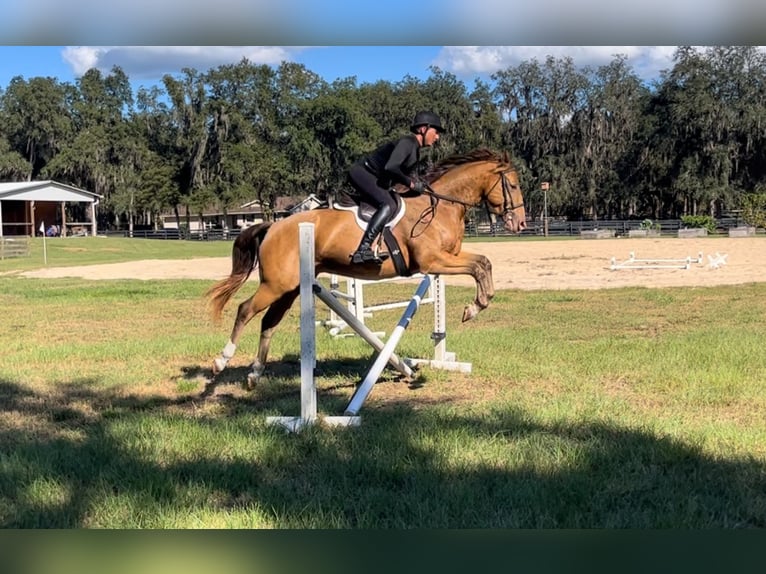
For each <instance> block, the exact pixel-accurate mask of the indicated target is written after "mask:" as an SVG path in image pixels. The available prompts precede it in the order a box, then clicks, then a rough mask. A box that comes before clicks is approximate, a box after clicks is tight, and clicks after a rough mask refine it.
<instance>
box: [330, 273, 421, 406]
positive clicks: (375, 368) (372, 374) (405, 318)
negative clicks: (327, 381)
mask: <svg viewBox="0 0 766 574" xmlns="http://www.w3.org/2000/svg"><path fill="white" fill-rule="evenodd" d="M430 284H431V277H430V275H426V276H424V277H423V280H422V281H421V282H420V285H418V288H417V290H416V291H415V294H414V295H413V296H412V299H410V302H409V304H408V305H407V308H406V309H405V310H404V314H403V315H402V318H401V319H399V323H397V325H396V327H394V330H393V332H392V333H391V336H390V337H389V338H388V341H387V342H386V344H385V345H384V346H383V349H382V350H381V351H380V353H379V354H378V357H377V359H375V362H374V363H373V364H372V367H371V368H370V370H369V372H368V373H367V376H366V377H365V378H364V380H363V381H362V383H361V384H360V385H359V387H358V388H357V389H356V392H355V393H354V395H353V396H352V397H351V402H349V403H348V407H346V412H345V413H344V414H345V415H346V416H354V415H356V414H357V413H358V412H359V409H360V408H361V407H362V403H364V401H365V399H366V398H367V395H369V394H370V391H372V387H373V386H374V385H375V382H376V381H377V380H378V378H379V377H380V374H381V373H382V372H383V369H384V368H385V367H386V363H388V360H389V358H390V357H391V355H392V354H393V352H394V349H395V348H396V345H398V344H399V340H400V339H401V338H402V335H403V334H404V331H405V329H407V327H409V326H410V322H411V321H412V317H413V315H415V311H417V310H418V307H419V306H420V302H421V301H422V299H423V297H424V296H425V294H426V291H428V287H429V285H430Z"/></svg>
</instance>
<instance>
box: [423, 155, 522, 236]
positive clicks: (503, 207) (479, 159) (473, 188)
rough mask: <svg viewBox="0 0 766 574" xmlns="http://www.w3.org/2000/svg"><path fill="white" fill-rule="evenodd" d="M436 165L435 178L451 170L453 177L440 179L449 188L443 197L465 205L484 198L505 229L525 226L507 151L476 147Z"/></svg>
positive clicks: (515, 180) (517, 229) (516, 174)
mask: <svg viewBox="0 0 766 574" xmlns="http://www.w3.org/2000/svg"><path fill="white" fill-rule="evenodd" d="M438 167H439V168H440V171H435V172H434V175H433V177H434V178H436V179H438V178H439V177H440V176H441V175H442V174H444V175H448V174H454V177H452V178H451V177H449V176H448V177H445V178H444V179H443V180H442V183H443V185H444V186H445V187H444V188H442V189H445V190H447V189H448V190H449V191H447V192H446V193H445V194H444V196H447V197H445V199H451V200H452V201H457V202H459V203H463V204H464V205H466V206H473V205H477V204H480V203H481V202H482V201H485V202H486V203H487V207H488V209H489V211H491V212H492V213H494V214H495V215H499V216H500V217H501V218H502V220H503V224H504V225H505V228H506V229H507V230H508V231H510V232H511V233H519V232H521V231H523V230H524V229H526V227H527V214H526V211H525V210H524V197H523V196H522V193H521V186H520V185H519V174H518V173H517V171H516V169H515V168H514V167H513V165H512V164H511V161H510V158H509V157H508V153H507V152H504V153H502V154H497V153H494V152H492V151H489V150H486V149H480V150H475V151H473V152H471V153H468V154H465V155H459V156H452V157H450V158H447V159H446V160H443V161H442V162H441V163H440V164H439V166H438ZM452 168H455V169H452ZM448 182H453V183H454V185H449V183H448ZM444 196H442V197H444ZM458 196H460V198H459V199H458Z"/></svg>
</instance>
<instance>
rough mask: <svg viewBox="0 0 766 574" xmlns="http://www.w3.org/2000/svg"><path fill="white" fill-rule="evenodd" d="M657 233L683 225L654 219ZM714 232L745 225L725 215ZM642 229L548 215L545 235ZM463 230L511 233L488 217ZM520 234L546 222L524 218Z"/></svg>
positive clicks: (624, 222) (538, 230) (628, 222)
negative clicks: (524, 225) (546, 233)
mask: <svg viewBox="0 0 766 574" xmlns="http://www.w3.org/2000/svg"><path fill="white" fill-rule="evenodd" d="M653 223H654V224H655V226H656V227H654V229H657V230H658V231H659V232H660V235H661V236H662V235H665V236H673V237H675V236H677V234H678V230H679V229H683V228H684V224H683V222H682V221H681V220H680V219H663V220H658V221H654V222H653ZM715 223H716V231H717V232H718V233H721V234H726V233H728V231H729V229H730V228H732V227H740V226H742V225H745V223H744V222H743V221H742V219H741V218H738V217H725V218H720V219H716V220H715ZM637 229H643V220H640V219H603V220H583V221H567V220H562V219H554V218H550V219H549V220H548V237H566V236H571V237H577V236H579V235H580V232H582V231H598V230H611V231H614V235H615V237H622V236H626V237H627V236H628V234H629V233H630V231H631V230H637ZM465 232H466V235H467V236H470V237H482V236H491V237H501V236H504V235H511V234H510V233H509V232H508V231H506V230H505V228H504V227H503V224H502V222H491V221H490V220H489V218H488V217H487V218H484V219H477V220H476V221H475V222H469V223H468V224H466V228H465ZM521 235H527V236H528V235H538V236H544V235H545V225H544V223H543V221H540V220H534V221H533V220H527V228H526V229H525V230H524V231H522V232H521Z"/></svg>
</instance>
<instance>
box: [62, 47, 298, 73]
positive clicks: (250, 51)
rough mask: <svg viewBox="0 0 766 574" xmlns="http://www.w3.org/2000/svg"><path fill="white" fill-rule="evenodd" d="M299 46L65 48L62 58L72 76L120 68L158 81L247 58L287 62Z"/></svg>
mask: <svg viewBox="0 0 766 574" xmlns="http://www.w3.org/2000/svg"><path fill="white" fill-rule="evenodd" d="M300 50H301V48H300V47H298V46H291V47H282V46H68V47H66V48H65V49H64V51H63V53H62V57H63V59H64V61H65V62H66V63H67V64H68V65H69V66H70V67H71V68H72V72H73V73H74V74H75V76H81V75H82V74H84V73H85V72H87V71H88V70H89V69H91V68H97V69H99V70H101V71H102V72H105V73H106V72H109V71H110V70H111V69H112V68H113V67H114V66H119V67H120V68H122V70H123V71H124V72H125V73H126V74H127V75H128V77H130V78H133V79H158V78H160V77H161V76H162V75H163V74H174V73H178V72H180V71H181V69H182V68H192V69H195V70H198V71H200V72H204V71H207V70H209V69H210V68H216V67H218V66H221V65H224V64H236V63H237V62H239V61H240V60H242V59H243V58H247V59H248V60H249V61H250V62H251V63H253V64H269V65H278V64H280V63H281V62H283V61H290V60H292V59H293V56H294V54H295V53H296V52H298V51H300Z"/></svg>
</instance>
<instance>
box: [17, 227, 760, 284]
mask: <svg viewBox="0 0 766 574" xmlns="http://www.w3.org/2000/svg"><path fill="white" fill-rule="evenodd" d="M764 246H766V239H764V238H762V237H742V238H739V237H738V238H728V237H726V238H684V239H672V238H662V239H653V238H618V239H580V238H576V239H571V240H561V241H545V242H543V241H507V242H499V243H496V242H487V243H467V244H465V245H464V249H465V251H472V252H475V253H482V254H484V255H486V256H487V257H489V259H490V260H491V261H492V269H493V275H494V280H495V288H496V289H525V290H534V289H556V290H558V289H604V288H613V287H626V286H644V287H672V286H706V285H732V284H740V283H750V282H758V281H765V280H766V273H765V271H766V249H764ZM631 253H632V254H633V256H634V258H635V259H637V260H638V259H666V260H682V261H680V262H677V261H663V262H655V263H651V264H650V265H652V264H653V265H663V266H683V265H685V264H686V259H687V258H690V259H691V263H690V264H689V267H688V269H686V268H674V269H665V268H663V269H658V268H643V269H612V262H613V260H614V262H615V263H617V264H620V263H624V262H626V261H627V260H628V259H629V258H630V256H631ZM700 254H701V261H698V259H700ZM633 265H636V266H637V265H646V264H642V263H639V262H636V263H633ZM230 266H231V259H230V258H229V257H217V258H203V259H190V260H154V259H151V260H144V261H135V262H130V263H110V264H106V265H88V266H80V267H66V268H49V269H39V270H35V271H28V272H25V273H23V275H24V276H26V277H40V278H47V277H82V278H86V279H94V280H96V279H210V280H218V279H221V278H223V277H225V276H227V275H228V274H229V271H230V268H231V267H230ZM445 280H446V282H447V284H448V285H463V286H471V285H473V280H472V279H471V278H470V277H445Z"/></svg>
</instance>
